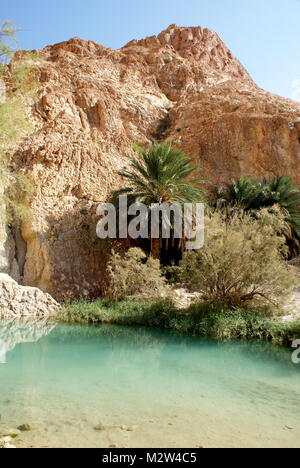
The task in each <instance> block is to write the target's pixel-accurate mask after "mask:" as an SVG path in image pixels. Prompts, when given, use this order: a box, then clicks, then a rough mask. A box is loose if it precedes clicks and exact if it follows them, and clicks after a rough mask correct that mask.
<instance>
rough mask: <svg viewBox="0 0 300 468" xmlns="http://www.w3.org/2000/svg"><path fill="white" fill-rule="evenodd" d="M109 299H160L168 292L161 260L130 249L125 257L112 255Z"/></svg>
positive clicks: (109, 273)
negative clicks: (140, 297)
mask: <svg viewBox="0 0 300 468" xmlns="http://www.w3.org/2000/svg"><path fill="white" fill-rule="evenodd" d="M107 273H108V285H107V291H106V293H107V297H109V298H111V299H118V300H122V299H125V298H126V297H129V296H135V295H140V296H141V295H142V296H145V297H158V296H161V294H162V293H164V292H166V280H165V278H164V277H163V276H162V271H161V269H160V263H159V260H155V259H153V258H152V257H149V258H148V259H147V256H146V254H145V253H144V252H143V251H142V250H141V249H138V248H132V249H129V250H128V252H126V253H124V254H123V255H121V254H119V253H115V252H113V253H112V256H111V258H110V261H109V263H108V267H107Z"/></svg>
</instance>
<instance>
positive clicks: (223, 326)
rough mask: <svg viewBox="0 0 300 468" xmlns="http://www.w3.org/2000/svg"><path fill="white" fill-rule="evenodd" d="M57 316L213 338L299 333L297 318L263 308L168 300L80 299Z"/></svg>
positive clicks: (286, 340)
mask: <svg viewBox="0 0 300 468" xmlns="http://www.w3.org/2000/svg"><path fill="white" fill-rule="evenodd" d="M57 319H58V320H59V321H62V322H70V323H106V324H107V323H110V324H116V325H124V326H126V325H131V326H133V325H136V326H145V327H157V328H163V329H169V330H174V331H177V332H179V333H188V334H192V335H200V336H210V337H213V338H216V339H225V340H230V339H262V340H268V341H271V342H273V343H275V344H283V345H288V346H290V345H291V343H292V341H293V340H295V339H299V337H300V321H298V320H295V321H293V322H289V323H285V322H282V321H280V320H277V319H273V318H271V317H270V316H269V314H268V313H267V312H266V311H264V313H263V312H262V311H258V310H250V309H243V308H235V309H229V308H226V307H224V306H221V305H220V306H216V305H211V304H208V303H198V304H193V305H192V306H190V307H189V308H188V309H185V310H178V309H177V308H176V307H175V305H174V304H173V302H172V301H170V300H158V301H150V302H149V301H143V300H126V301H120V302H116V301H105V300H97V301H94V302H86V301H84V300H80V301H77V302H74V303H72V304H69V305H66V306H65V307H64V308H63V309H62V310H61V312H60V313H59V315H58V317H57Z"/></svg>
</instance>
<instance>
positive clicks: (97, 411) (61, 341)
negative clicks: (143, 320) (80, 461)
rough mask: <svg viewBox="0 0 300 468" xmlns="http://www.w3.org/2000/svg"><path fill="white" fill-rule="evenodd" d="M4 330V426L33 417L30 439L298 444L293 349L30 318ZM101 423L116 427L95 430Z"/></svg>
mask: <svg viewBox="0 0 300 468" xmlns="http://www.w3.org/2000/svg"><path fill="white" fill-rule="evenodd" d="M0 338H1V339H2V340H4V342H5V346H7V349H10V350H11V352H10V353H9V354H8V355H7V362H8V364H7V365H6V366H0V390H1V391H0V406H1V414H2V420H1V421H0V425H2V426H3V428H4V425H5V426H9V427H14V426H16V425H20V424H23V423H26V422H30V421H38V422H39V423H40V424H41V429H40V430H38V431H35V432H31V433H28V434H25V435H22V437H23V440H22V443H24V444H25V445H26V444H27V446H28V445H30V444H32V445H33V446H44V445H47V446H50V447H109V446H110V445H112V444H114V445H117V446H120V447H196V446H197V445H199V444H200V445H205V446H212V447H213V446H221V447H222V446H225V447H232V446H238V447H246V446H255V447H262V446H268V447H269V446H275V447H276V446H278V447H280V446H282V447H285V446H293V447H299V446H300V423H299V421H300V385H299V384H300V375H299V372H300V366H295V365H293V364H292V362H291V351H290V350H289V349H286V348H283V347H277V346H273V345H270V344H268V343H264V342H243V341H239V342H221V341H214V340H211V339H206V338H199V337H190V336H186V335H184V336H183V335H179V334H176V333H172V332H166V331H161V330H153V329H146V328H134V327H132V328H127V327H118V326H111V325H105V326H95V325H94V326H93V325H90V326H87V325H84V326H83V325H65V324H59V325H57V326H56V327H55V325H54V324H51V323H48V322H47V321H44V322H41V321H37V322H35V321H34V322H33V321H32V320H28V321H27V322H26V323H25V322H23V323H19V324H15V323H12V324H9V323H7V322H5V323H4V322H0ZM17 343H18V344H17ZM99 423H101V424H105V425H108V427H110V428H115V429H110V430H107V431H101V432H100V433H99V431H95V430H94V427H95V426H96V425H99ZM122 425H134V426H137V427H138V429H136V430H135V431H133V432H130V433H128V432H126V431H125V432H124V431H122V430H121V429H120V427H121V426H122ZM116 428H119V429H116ZM288 428H290V429H288ZM0 429H1V427H0ZM82 434H84V438H83V437H82Z"/></svg>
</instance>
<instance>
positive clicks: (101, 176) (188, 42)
mask: <svg viewBox="0 0 300 468" xmlns="http://www.w3.org/2000/svg"><path fill="white" fill-rule="evenodd" d="M35 56H36V57H37V58H36V59H35V63H34V66H35V69H37V70H38V72H39V73H38V74H39V77H40V82H39V87H38V89H37V97H36V98H32V99H31V98H30V97H27V98H26V101H25V103H26V106H27V110H28V117H29V118H30V120H31V121H32V123H33V124H34V125H35V131H34V132H33V133H32V134H31V135H29V136H28V137H26V138H24V139H23V140H22V142H21V144H20V146H19V149H18V150H17V151H16V153H15V154H14V158H13V159H14V161H13V162H14V164H15V165H16V166H17V167H18V168H19V170H21V171H23V172H24V173H25V174H26V175H28V176H29V177H30V178H32V179H33V180H34V182H35V185H36V194H35V196H34V198H33V200H32V206H31V208H32V212H33V217H32V219H31V220H28V221H26V223H23V225H22V229H21V235H22V238H23V240H24V242H25V244H26V258H25V265H24V271H22V275H23V277H24V279H23V284H26V285H29V286H34V287H38V288H40V289H42V290H43V291H46V292H48V293H50V294H52V295H53V296H54V297H55V298H56V299H63V298H72V297H78V296H87V297H94V296H97V295H99V294H101V292H102V291H103V287H104V283H105V267H106V262H107V253H108V249H107V245H106V243H105V242H103V241H100V240H99V239H97V237H96V229H95V226H96V223H97V218H96V208H97V205H98V203H99V202H101V201H106V200H107V198H108V197H109V195H110V193H111V191H112V190H113V189H117V188H120V187H121V186H122V185H123V184H124V181H123V180H122V179H121V177H120V176H118V175H117V173H118V171H119V170H121V169H122V168H124V167H125V166H127V165H128V158H129V157H130V156H133V155H134V152H133V149H132V143H133V142H137V143H139V144H141V145H147V144H150V142H151V141H152V140H153V138H158V139H159V138H161V139H167V140H169V141H172V142H173V144H176V145H178V146H179V147H180V148H182V149H184V150H185V151H186V152H187V153H188V154H190V155H191V156H193V157H195V158H196V160H197V161H198V163H199V165H200V166H201V167H203V168H204V174H203V176H204V178H206V179H210V180H211V181H212V182H213V183H220V182H227V181H230V180H231V179H232V178H234V177H239V176H249V175H252V176H271V175H275V174H276V175H277V174H279V175H282V174H284V175H290V176H292V177H293V180H294V181H295V182H297V183H300V171H299V165H300V105H299V103H296V102H293V101H290V100H288V99H284V98H281V97H279V96H275V95H272V94H270V93H268V92H266V91H264V90H261V89H259V88H258V86H257V85H256V84H255V83H254V82H253V80H252V78H251V77H250V76H249V74H248V72H247V71H246V70H245V68H244V67H243V66H242V65H241V63H240V62H239V61H238V60H237V59H236V58H235V57H233V55H232V54H231V52H230V51H229V49H228V48H227V47H226V45H225V44H224V43H223V42H222V41H221V39H220V38H219V37H218V36H217V34H216V33H214V32H212V31H209V30H207V29H204V28H200V27H199V28H183V27H179V26H176V25H171V26H170V27H169V28H167V30H165V31H163V32H162V33H161V34H159V35H158V36H153V37H150V38H146V39H143V40H134V41H132V42H130V43H129V44H127V45H126V46H125V47H123V48H121V49H119V50H112V49H109V48H106V47H104V46H102V45H99V44H97V43H95V42H92V41H85V40H82V39H80V38H73V39H70V40H68V41H65V42H62V43H59V44H55V45H53V46H48V47H46V48H45V49H43V50H41V51H35ZM26 57H27V58H26ZM15 60H23V61H26V60H28V54H27V55H26V54H22V53H19V54H17V55H16V57H15ZM30 99H31V100H30ZM162 123H163V125H162ZM162 128H163V130H162Z"/></svg>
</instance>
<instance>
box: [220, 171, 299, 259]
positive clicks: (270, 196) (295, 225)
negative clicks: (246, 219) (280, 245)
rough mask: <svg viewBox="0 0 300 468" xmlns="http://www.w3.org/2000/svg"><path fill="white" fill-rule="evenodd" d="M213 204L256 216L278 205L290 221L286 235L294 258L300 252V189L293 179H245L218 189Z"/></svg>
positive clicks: (230, 212)
mask: <svg viewBox="0 0 300 468" xmlns="http://www.w3.org/2000/svg"><path fill="white" fill-rule="evenodd" d="M213 205H214V206H215V207H217V208H219V209H223V210H224V209H225V210H226V211H227V214H228V216H231V215H232V213H233V212H236V211H238V212H247V213H250V214H252V215H254V216H255V214H256V212H257V211H258V210H260V209H261V208H269V209H270V210H272V208H273V206H274V205H278V206H279V207H280V210H281V212H282V214H283V216H284V219H285V222H286V229H285V236H286V239H287V244H288V246H289V249H290V252H291V254H292V255H297V254H299V253H300V190H299V188H298V187H296V186H295V185H294V184H293V183H292V181H291V178H290V177H274V178H271V179H256V178H250V177H246V178H241V179H238V180H236V181H233V182H232V183H231V184H227V185H226V186H223V187H220V188H218V189H217V190H216V193H215V200H214V202H213Z"/></svg>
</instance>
